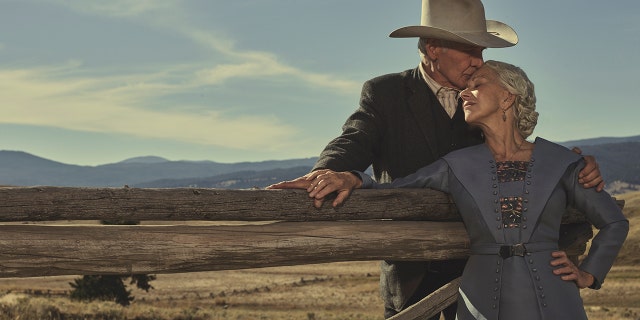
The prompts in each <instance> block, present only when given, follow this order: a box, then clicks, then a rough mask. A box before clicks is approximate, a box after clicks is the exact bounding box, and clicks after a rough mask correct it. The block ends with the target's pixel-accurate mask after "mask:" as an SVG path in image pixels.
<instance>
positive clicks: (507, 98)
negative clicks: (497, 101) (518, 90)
mask: <svg viewBox="0 0 640 320" xmlns="http://www.w3.org/2000/svg"><path fill="white" fill-rule="evenodd" d="M504 92H505V95H504V97H503V99H502V101H501V104H502V107H503V108H509V107H511V105H513V103H514V102H515V101H516V95H515V94H513V93H511V92H509V91H507V90H505V91H504Z"/></svg>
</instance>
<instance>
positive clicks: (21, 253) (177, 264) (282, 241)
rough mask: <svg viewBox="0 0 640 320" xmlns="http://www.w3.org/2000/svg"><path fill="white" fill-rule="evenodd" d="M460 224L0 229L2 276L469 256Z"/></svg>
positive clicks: (14, 227) (343, 223) (355, 222)
mask: <svg viewBox="0 0 640 320" xmlns="http://www.w3.org/2000/svg"><path fill="white" fill-rule="evenodd" d="M468 248H469V242H468V237H467V235H466V232H465V230H464V227H463V226H462V223H460V222H428V221H424V222H410V221H341V222H278V223H269V224H255V225H243V226H205V227H201V226H183V225H180V226H177V225H174V226H171V225H167V226H100V225H93V226H86V225H85V226H50V225H0V277H31V276H55V275H75V274H78V275H87V274H125V275H128V274H156V273H179V272H195V271H214V270H233V269H245V268H260V267H270V266H285V265H300V264H312V263H326V262H339V261H366V260H382V259H393V260H442V259H451V258H463V257H466V256H467V255H468Z"/></svg>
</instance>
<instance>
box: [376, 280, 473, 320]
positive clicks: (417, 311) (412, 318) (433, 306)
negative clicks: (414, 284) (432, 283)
mask: <svg viewBox="0 0 640 320" xmlns="http://www.w3.org/2000/svg"><path fill="white" fill-rule="evenodd" d="M458 288H460V278H455V279H453V281H451V282H449V283H447V284H445V285H444V286H442V287H440V288H439V289H438V290H436V291H434V292H432V293H431V294H429V295H428V296H426V297H424V298H422V299H421V300H420V301H418V302H416V303H414V304H413V305H411V306H409V307H408V308H406V309H404V310H402V311H401V312H400V313H398V314H396V315H394V316H392V317H391V318H388V320H416V319H429V318H431V317H433V316H435V315H437V314H439V313H440V312H441V311H442V310H444V309H445V308H446V307H448V306H450V305H451V304H452V303H454V302H456V300H457V299H458Z"/></svg>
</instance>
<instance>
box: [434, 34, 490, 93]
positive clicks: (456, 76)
mask: <svg viewBox="0 0 640 320" xmlns="http://www.w3.org/2000/svg"><path fill="white" fill-rule="evenodd" d="M483 50H484V48H483V47H478V46H473V45H467V44H460V43H454V42H447V43H445V44H444V46H438V47H435V51H434V52H435V54H436V59H437V60H436V62H435V66H434V69H435V70H433V71H434V74H433V78H434V80H436V81H437V82H438V83H439V84H440V85H443V86H446V87H453V88H458V89H464V88H465V87H466V86H467V82H468V81H469V79H471V75H473V73H474V72H476V70H478V68H480V67H481V66H482V64H483V63H484V61H483V60H482V51H483Z"/></svg>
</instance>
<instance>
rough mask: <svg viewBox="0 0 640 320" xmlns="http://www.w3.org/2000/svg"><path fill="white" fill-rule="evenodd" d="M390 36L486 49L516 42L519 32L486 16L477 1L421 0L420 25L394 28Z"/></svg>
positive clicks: (480, 3) (506, 45)
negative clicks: (464, 44)
mask: <svg viewBox="0 0 640 320" xmlns="http://www.w3.org/2000/svg"><path fill="white" fill-rule="evenodd" d="M389 36H390V37H392V38H409V37H420V38H432V39H442V40H450V41H454V42H460V43H467V44H472V45H477V46H481V47H485V48H504V47H511V46H513V45H515V44H516V43H518V35H517V34H516V32H515V31H514V30H513V29H512V28H511V27H510V26H508V25H506V24H504V23H502V22H500V21H494V20H486V19H485V16H484V6H483V5H482V2H480V0H422V19H421V22H420V25H419V26H409V27H404V28H400V29H397V30H395V31H393V32H391V34H390V35H389Z"/></svg>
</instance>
